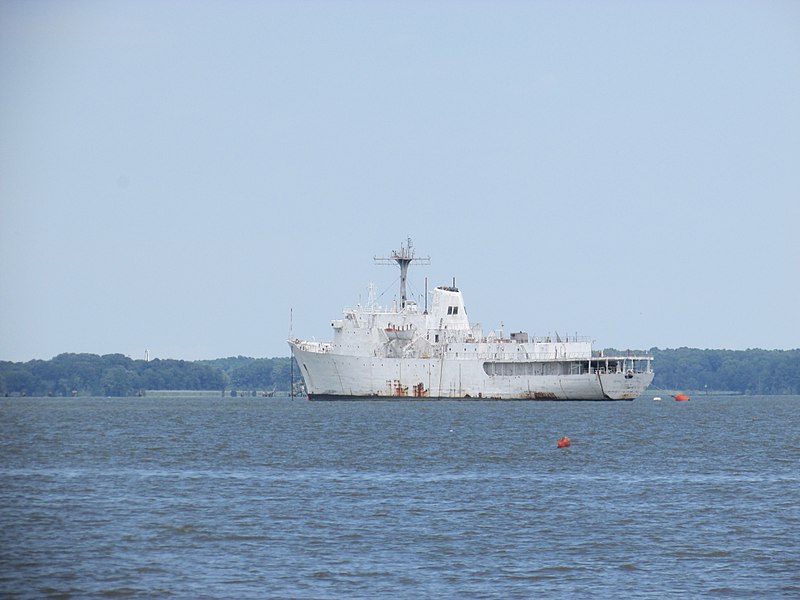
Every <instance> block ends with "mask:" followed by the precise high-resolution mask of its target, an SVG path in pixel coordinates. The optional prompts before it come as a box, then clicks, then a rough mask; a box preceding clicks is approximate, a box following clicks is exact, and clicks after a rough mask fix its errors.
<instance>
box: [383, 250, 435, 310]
mask: <svg viewBox="0 0 800 600" xmlns="http://www.w3.org/2000/svg"><path fill="white" fill-rule="evenodd" d="M374 258H375V263H376V264H379V265H391V264H392V263H393V262H396V263H397V266H399V267H400V308H401V309H403V308H405V307H406V279H407V278H408V266H409V265H410V264H411V263H412V262H417V263H419V264H421V265H429V264H431V257H430V256H425V257H421V256H420V257H418V256H414V245H413V244H412V243H411V238H408V239H407V240H406V245H405V246H404V245H403V244H400V250H392V254H391V256H387V257H383V258H378V257H377V256H376V257H374Z"/></svg>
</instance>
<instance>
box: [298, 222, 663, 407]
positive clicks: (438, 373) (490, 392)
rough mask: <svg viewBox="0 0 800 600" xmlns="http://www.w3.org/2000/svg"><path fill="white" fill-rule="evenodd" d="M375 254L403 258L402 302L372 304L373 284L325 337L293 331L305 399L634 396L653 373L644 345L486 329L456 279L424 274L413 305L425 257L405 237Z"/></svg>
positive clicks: (395, 259)
mask: <svg viewBox="0 0 800 600" xmlns="http://www.w3.org/2000/svg"><path fill="white" fill-rule="evenodd" d="M375 261H376V262H377V263H379V264H396V265H397V266H399V267H400V297H399V302H398V301H397V300H395V301H394V302H393V304H392V306H390V307H381V306H379V305H377V304H376V303H375V298H374V286H372V285H371V286H370V293H369V299H368V301H367V303H366V305H364V306H361V305H360V304H358V305H356V306H355V307H349V308H345V309H344V311H343V314H342V318H340V319H334V320H332V321H331V322H330V326H331V328H332V329H333V339H332V341H328V342H319V341H315V340H300V339H297V338H292V337H291V335H290V339H289V340H288V341H289V346H290V347H291V351H292V355H293V357H294V359H295V360H296V362H297V365H298V367H299V370H300V373H301V374H302V378H303V383H304V386H305V391H306V394H307V396H308V399H310V400H359V399H375V398H378V399H413V398H418V399H439V400H447V399H473V400H481V399H486V400H550V401H552V400H633V399H635V398H638V397H639V396H640V395H641V394H642V393H643V392H644V391H645V390H646V389H647V387H648V386H649V385H650V383H651V382H652V381H653V375H654V373H653V368H652V360H653V357H652V356H650V355H648V354H646V353H641V352H638V353H637V352H630V351H627V352H613V353H610V354H607V353H605V352H603V351H595V350H593V349H592V340H591V339H590V338H587V337H579V336H577V335H575V336H559V335H558V334H555V335H547V336H538V337H537V336H529V335H528V334H527V333H526V332H524V331H519V332H516V333H511V334H509V335H508V337H506V336H505V335H504V333H503V331H502V330H501V331H492V332H490V333H489V334H487V335H484V334H483V331H482V328H481V325H480V324H479V323H475V324H473V323H471V322H470V320H469V318H468V316H467V311H466V308H465V306H464V297H463V295H462V292H461V290H459V289H458V288H457V287H456V285H455V279H454V280H453V284H452V285H440V286H437V287H435V288H434V289H433V290H432V292H431V293H430V294H428V291H427V280H426V286H425V287H426V290H425V295H424V298H425V302H424V307H420V306H419V303H418V302H416V301H415V300H413V299H411V298H408V297H407V290H406V285H407V277H408V269H409V266H410V265H411V264H412V263H421V264H430V257H427V256H426V257H421V256H419V257H418V256H415V249H414V247H413V245H412V242H411V239H410V238H409V239H407V240H406V243H405V244H401V245H400V250H395V251H393V252H391V254H390V255H389V256H388V257H385V258H375ZM429 298H430V306H428V299H429Z"/></svg>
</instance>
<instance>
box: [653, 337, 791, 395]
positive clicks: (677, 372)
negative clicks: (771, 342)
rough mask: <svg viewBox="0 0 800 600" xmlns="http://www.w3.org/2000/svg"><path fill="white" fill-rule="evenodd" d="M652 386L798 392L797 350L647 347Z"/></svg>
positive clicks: (764, 392)
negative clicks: (660, 348) (650, 362)
mask: <svg viewBox="0 0 800 600" xmlns="http://www.w3.org/2000/svg"><path fill="white" fill-rule="evenodd" d="M650 352H651V354H652V355H653V370H654V371H655V373H656V375H655V377H654V378H653V387H657V388H661V389H666V390H695V391H708V392H709V393H713V392H736V393H740V394H756V395H758V394H764V395H778V394H800V349H795V350H760V349H757V348H756V349H749V350H700V349H697V348H676V349H667V350H659V349H658V348H653V349H651V350H650Z"/></svg>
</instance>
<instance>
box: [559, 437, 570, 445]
mask: <svg viewBox="0 0 800 600" xmlns="http://www.w3.org/2000/svg"><path fill="white" fill-rule="evenodd" d="M571 445H572V440H570V439H569V438H568V437H567V436H564V437H562V438H561V439H560V440H558V447H559V448H569V447H570V446H571Z"/></svg>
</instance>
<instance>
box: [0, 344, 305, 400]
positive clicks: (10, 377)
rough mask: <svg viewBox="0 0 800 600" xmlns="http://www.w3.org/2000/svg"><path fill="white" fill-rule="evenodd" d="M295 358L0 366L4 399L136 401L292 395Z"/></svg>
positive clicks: (92, 359)
mask: <svg viewBox="0 0 800 600" xmlns="http://www.w3.org/2000/svg"><path fill="white" fill-rule="evenodd" d="M290 360H291V359H289V358H246V357H241V356H240V357H232V358H221V359H216V360H207V361H193V362H192V361H184V360H171V359H168V360H162V359H153V360H149V361H147V360H133V359H131V358H129V357H127V356H124V355H122V354H106V355H103V356H98V355H96V354H59V355H58V356H56V357H55V358H52V359H50V360H31V361H28V362H24V363H22V362H20V363H15V362H7V361H0V394H2V395H15V396H16V395H25V396H75V395H81V396H84V395H90V396H136V395H141V394H143V393H144V392H146V391H147V390H198V391H199V390H219V391H220V392H224V391H226V390H242V391H244V390H246V391H275V390H287V391H288V390H289V387H290V379H291V377H290V374H291V365H290Z"/></svg>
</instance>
